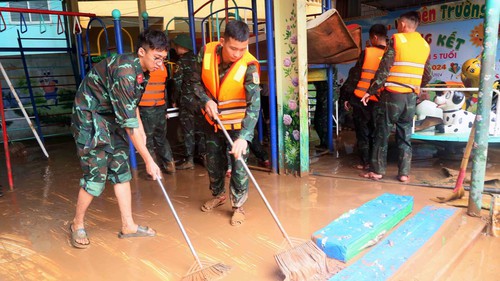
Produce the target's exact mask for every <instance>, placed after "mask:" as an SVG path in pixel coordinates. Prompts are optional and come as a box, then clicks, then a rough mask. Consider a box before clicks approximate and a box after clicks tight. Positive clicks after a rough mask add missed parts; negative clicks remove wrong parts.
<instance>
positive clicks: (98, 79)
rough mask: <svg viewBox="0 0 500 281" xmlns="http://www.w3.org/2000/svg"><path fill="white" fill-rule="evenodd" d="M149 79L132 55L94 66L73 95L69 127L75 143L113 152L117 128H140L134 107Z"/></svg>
mask: <svg viewBox="0 0 500 281" xmlns="http://www.w3.org/2000/svg"><path fill="white" fill-rule="evenodd" d="M148 79H149V73H148V72H146V73H144V72H143V70H142V67H141V64H140V62H139V58H138V57H137V56H136V55H135V54H123V55H116V56H112V57H108V58H106V59H105V60H103V61H101V62H99V63H98V64H96V65H95V66H94V67H93V68H92V69H91V70H90V72H89V73H88V74H87V76H85V78H84V79H83V81H82V83H81V84H80V87H79V88H78V90H77V92H76V95H75V102H74V105H73V115H72V121H71V126H72V130H73V134H74V137H75V139H76V141H77V143H80V144H82V145H84V146H85V147H86V148H89V149H92V148H95V147H97V146H102V147H104V149H106V151H113V149H114V144H113V143H112V139H113V138H112V137H111V134H114V133H116V132H115V131H117V130H116V129H117V128H118V127H120V128H138V127H139V122H138V119H137V116H136V108H137V104H138V103H139V101H140V99H141V96H142V93H143V92H144V89H145V86H146V83H147V80H148ZM121 131H122V133H124V132H123V130H121Z"/></svg>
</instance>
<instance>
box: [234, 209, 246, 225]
mask: <svg viewBox="0 0 500 281" xmlns="http://www.w3.org/2000/svg"><path fill="white" fill-rule="evenodd" d="M243 222H245V211H243V208H241V207H240V208H235V209H234V213H233V216H232V217H231V225H232V226H239V225H242V224H243Z"/></svg>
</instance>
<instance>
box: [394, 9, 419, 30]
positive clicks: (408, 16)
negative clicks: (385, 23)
mask: <svg viewBox="0 0 500 281" xmlns="http://www.w3.org/2000/svg"><path fill="white" fill-rule="evenodd" d="M399 18H400V19H405V20H408V21H411V22H413V23H414V24H415V27H417V26H418V24H419V23H420V15H419V13H418V12H417V11H409V12H406V13H404V14H402V15H400V16H399Z"/></svg>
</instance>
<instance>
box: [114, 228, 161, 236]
mask: <svg viewBox="0 0 500 281" xmlns="http://www.w3.org/2000/svg"><path fill="white" fill-rule="evenodd" d="M150 231H153V232H150ZM153 236H156V231H154V229H152V228H150V227H149V226H140V225H139V226H137V231H136V232H135V233H123V232H121V231H120V232H119V233H118V238H121V239H123V238H130V237H153Z"/></svg>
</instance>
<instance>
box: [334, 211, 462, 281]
mask: <svg viewBox="0 0 500 281" xmlns="http://www.w3.org/2000/svg"><path fill="white" fill-rule="evenodd" d="M456 211H457V209H456V208H436V207H434V206H426V207H424V208H423V209H422V210H421V211H420V212H419V213H417V214H416V215H415V216H414V217H412V218H411V219H409V220H408V221H406V222H405V223H404V224H403V225H401V226H400V227H398V228H397V229H396V230H394V231H393V232H392V233H391V234H390V235H389V236H388V237H387V238H385V239H384V240H382V241H381V242H380V243H378V244H377V245H376V246H375V247H374V248H373V249H371V250H370V251H369V252H368V253H367V254H366V255H365V256H363V257H361V258H360V259H359V260H357V261H356V262H355V263H353V264H352V265H350V266H349V267H347V268H345V269H344V270H342V271H341V272H340V273H338V274H337V275H335V276H333V277H332V278H331V279H330V280H331V281H335V280H356V281H363V280H366V281H373V280H387V279H388V278H389V277H391V276H392V275H393V274H394V273H395V272H396V271H397V270H398V269H399V268H400V267H401V266H402V265H403V264H404V263H405V262H406V261H407V260H408V259H409V258H410V257H411V256H412V255H413V254H414V253H416V252H417V250H418V249H419V248H420V247H422V246H423V245H424V244H425V243H426V242H427V241H428V240H429V239H430V238H431V237H432V236H433V235H434V234H435V233H436V232H437V231H438V230H439V228H440V227H441V226H442V225H443V224H444V223H445V221H446V220H448V219H449V218H450V217H452V215H453V214H454V213H455V212H456ZM406 277H407V278H408V276H406ZM405 280H408V279H405ZM418 280H428V279H418Z"/></svg>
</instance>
